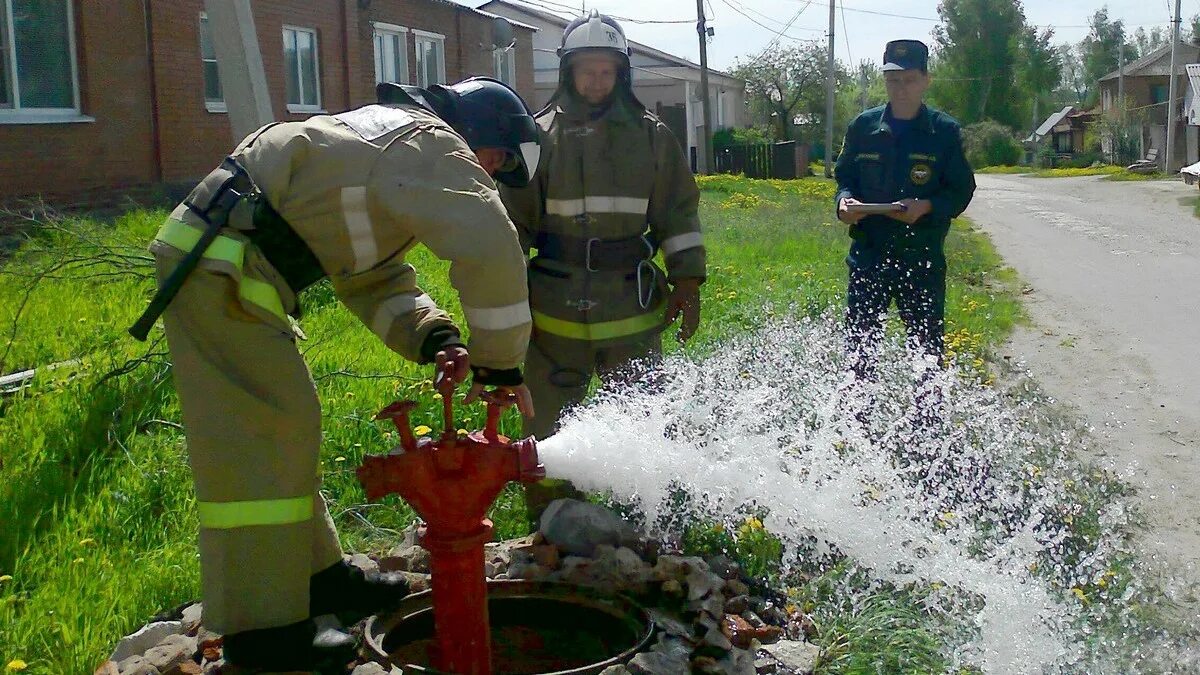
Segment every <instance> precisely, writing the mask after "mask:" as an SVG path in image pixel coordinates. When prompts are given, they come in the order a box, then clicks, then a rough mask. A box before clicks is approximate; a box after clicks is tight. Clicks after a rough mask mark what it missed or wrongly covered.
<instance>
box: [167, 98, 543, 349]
mask: <svg viewBox="0 0 1200 675" xmlns="http://www.w3.org/2000/svg"><path fill="white" fill-rule="evenodd" d="M233 157H234V158H236V159H237V160H238V161H239V162H240V163H241V164H242V165H243V166H244V167H245V168H246V170H247V172H248V173H249V174H250V177H251V178H252V179H253V180H254V182H255V184H256V185H257V186H258V187H259V189H260V190H261V191H262V192H263V193H264V194H265V196H266V198H267V200H268V201H269V202H270V204H271V205H272V206H273V207H274V208H275V209H276V211H278V213H279V214H280V215H281V216H282V217H283V219H284V220H286V221H287V222H288V223H289V224H290V225H291V227H292V229H293V230H295V232H296V233H297V234H298V235H299V236H300V238H301V239H303V240H304V242H305V243H306V244H307V245H308V247H309V248H310V249H311V250H312V252H313V253H314V255H315V256H316V258H317V259H318V260H319V261H320V263H321V267H322V268H323V269H324V271H325V272H326V273H327V274H328V275H329V277H330V279H331V280H332V283H333V288H334V290H335V292H336V293H337V295H338V297H339V298H340V299H341V300H342V302H343V303H344V304H345V305H346V306H348V307H349V308H350V309H351V310H352V311H353V312H354V314H355V315H357V316H358V318H359V319H361V320H362V322H363V323H364V324H366V325H367V326H368V327H369V328H370V329H371V330H372V331H373V332H374V333H375V334H376V335H377V336H378V337H379V338H380V339H381V340H383V341H384V343H386V344H387V346H388V347H390V348H391V349H393V350H394V351H396V352H397V353H399V354H400V355H402V356H404V357H405V358H408V359H410V360H414V361H419V360H421V354H420V350H421V346H422V343H423V342H424V341H425V338H426V337H427V336H428V335H429V334H430V332H431V331H433V330H435V329H438V328H443V329H444V328H445V327H450V328H453V323H452V321H451V319H450V317H449V316H448V315H447V314H446V313H445V312H444V311H442V310H441V309H439V308H438V307H437V305H436V304H434V302H433V300H431V299H430V297H429V296H428V295H426V294H425V293H424V292H422V291H421V289H420V288H419V287H418V286H417V282H416V272H415V270H414V269H413V267H412V266H411V265H409V264H408V263H406V262H405V261H404V256H405V253H407V252H408V251H409V250H411V249H412V248H413V247H414V246H416V245H417V244H418V243H420V244H424V245H425V246H427V247H428V248H429V249H430V250H431V251H432V252H433V253H434V254H435V255H437V256H438V257H439V258H442V259H444V260H448V261H450V263H451V266H450V281H451V283H452V284H453V286H454V288H455V290H457V292H458V294H459V297H460V299H461V301H462V307H463V314H464V315H465V316H466V321H467V326H468V327H469V328H470V331H471V343H470V352H471V362H472V365H473V366H479V367H483V368H488V369H494V370H509V369H513V368H517V367H519V366H520V364H521V362H522V361H523V359H524V357H525V350H526V347H527V344H528V340H529V334H530V326H531V320H530V314H529V306H528V301H527V298H528V291H527V285H526V279H525V256H524V254H523V252H522V250H521V246H520V244H519V242H518V235H517V232H516V231H515V229H514V227H513V225H512V222H511V221H510V220H509V218H508V215H507V214H506V212H505V209H504V205H503V203H502V202H501V200H500V196H499V194H498V193H497V191H496V187H495V183H494V182H493V181H492V178H491V177H490V176H488V175H487V174H486V173H485V172H484V170H483V168H482V167H480V165H479V163H478V162H477V160H476V158H475V155H474V153H473V152H472V151H471V150H470V148H469V147H468V146H467V144H466V142H465V141H464V140H463V139H462V137H461V136H459V135H458V134H457V133H455V132H454V131H453V130H452V129H451V128H450V126H449V125H448V124H446V123H445V122H443V121H442V120H440V119H439V118H437V117H436V116H434V115H432V114H430V113H428V112H427V111H425V110H423V109H420V108H417V107H415V106H413V107H409V106H405V107H390V106H378V105H371V106H366V107H364V108H359V109H357V110H352V111H349V112H347V113H343V114H340V115H334V116H317V117H313V118H310V119H308V120H305V121H302V122H287V123H282V124H275V125H270V126H268V127H265V128H264V129H261V130H259V131H258V132H256V133H255V134H252V135H251V136H250V137H248V138H247V139H246V140H245V141H243V142H242V143H241V145H239V146H238V148H237V149H236V150H235V151H234V153H233ZM237 215H238V212H237V210H236V209H235V211H234V213H233V214H231V223H230V224H231V225H232V226H234V227H235V228H236V227H237V222H236V220H237V219H236V218H235V216H237ZM173 221H174V222H173ZM180 222H182V223H183V224H186V225H189V226H190V227H186V228H184V231H185V234H188V236H185V237H183V239H182V240H181V239H180V238H179V237H178V236H175V237H167V236H164V235H163V233H164V232H166V231H167V230H168V229H170V228H174V230H175V231H176V232H178V231H179V230H180V225H179V223H180ZM201 226H202V223H201V221H200V219H199V218H198V217H197V216H195V215H194V214H193V213H192V212H191V211H189V210H188V209H187V208H186V207H184V206H180V207H179V208H176V209H175V211H174V212H173V213H172V214H171V218H170V219H168V221H167V225H165V226H164V228H163V231H162V232H160V236H159V237H158V240H156V241H155V243H154V244H153V245H152V247H151V248H152V250H153V251H154V252H155V253H156V254H160V255H167V256H180V255H182V253H181V250H180V249H184V250H186V249H187V248H188V247H187V246H186V245H181V244H180V242H181V241H185V242H186V240H187V239H188V238H189V237H190V236H193V234H194V236H195V237H198V233H199V229H198V228H200V227H201ZM223 235H224V236H223V237H219V238H218V239H217V242H216V244H214V245H213V246H212V247H210V249H209V252H208V253H206V254H205V258H204V260H202V262H201V265H202V266H205V267H208V268H209V269H215V270H218V271H222V272H225V273H227V274H229V275H230V276H232V277H233V278H234V279H235V280H237V281H238V283H239V295H240V297H241V301H242V302H241V304H242V306H243V307H244V308H245V309H246V311H247V312H249V313H251V314H253V315H255V316H257V317H259V318H261V319H263V320H265V321H268V322H273V323H275V324H276V325H279V326H280V327H281V329H283V330H288V329H289V323H288V318H287V317H286V316H285V315H284V313H287V314H292V313H295V310H296V298H295V296H294V294H293V293H292V291H291V290H290V289H289V288H288V286H287V284H286V283H284V282H283V279H282V278H281V277H280V275H279V274H278V272H276V271H275V270H274V269H273V268H272V267H271V266H270V265H269V264H268V263H267V262H266V260H265V259H264V258H263V257H262V254H261V253H260V252H258V251H257V250H256V249H255V247H254V246H252V245H249V244H248V243H247V241H246V239H245V237H243V236H242V235H240V234H239V233H238V232H237V231H236V229H232V228H231V229H226V230H225V231H223ZM164 239H167V240H169V241H170V243H167V242H166V241H164ZM239 244H245V245H244V246H243V248H242V250H241V252H240V254H239V253H238V251H236V250H233V249H236V248H237V247H238V245H239ZM231 250H232V253H231Z"/></svg>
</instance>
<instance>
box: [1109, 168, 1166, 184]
mask: <svg viewBox="0 0 1200 675" xmlns="http://www.w3.org/2000/svg"><path fill="white" fill-rule="evenodd" d="M1102 180H1111V181H1117V182H1126V183H1128V182H1134V183H1136V182H1140V181H1146V180H1171V177H1170V176H1168V175H1166V174H1164V173H1162V172H1160V171H1155V172H1154V173H1134V172H1132V171H1129V170H1127V169H1121V171H1120V172H1118V173H1112V174H1108V175H1107V176H1105V177H1104V178H1103V179H1102Z"/></svg>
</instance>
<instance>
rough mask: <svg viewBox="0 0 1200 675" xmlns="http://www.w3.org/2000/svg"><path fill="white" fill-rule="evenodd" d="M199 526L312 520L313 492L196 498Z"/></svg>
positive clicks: (210, 527) (221, 527) (233, 525)
mask: <svg viewBox="0 0 1200 675" xmlns="http://www.w3.org/2000/svg"><path fill="white" fill-rule="evenodd" d="M196 506H197V509H198V510H199V512H200V527H204V528H208V529H213V530H229V529H233V528H235V527H254V526H260V525H291V524H292V523H303V522H307V521H309V520H312V517H313V496H312V495H305V496H303V497H292V498H290V499H261V500H255V501H245V502H197V504H196Z"/></svg>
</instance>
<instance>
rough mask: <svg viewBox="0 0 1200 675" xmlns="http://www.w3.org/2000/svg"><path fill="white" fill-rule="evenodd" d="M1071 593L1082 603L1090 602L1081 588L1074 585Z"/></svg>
mask: <svg viewBox="0 0 1200 675" xmlns="http://www.w3.org/2000/svg"><path fill="white" fill-rule="evenodd" d="M1071 593H1072V594H1074V595H1075V597H1077V598H1079V601H1080V602H1082V603H1083V604H1085V605H1087V604H1091V601H1090V600H1088V596H1087V593H1084V592H1083V589H1082V588H1080V587H1078V586H1076V587H1075V588H1072V589H1071Z"/></svg>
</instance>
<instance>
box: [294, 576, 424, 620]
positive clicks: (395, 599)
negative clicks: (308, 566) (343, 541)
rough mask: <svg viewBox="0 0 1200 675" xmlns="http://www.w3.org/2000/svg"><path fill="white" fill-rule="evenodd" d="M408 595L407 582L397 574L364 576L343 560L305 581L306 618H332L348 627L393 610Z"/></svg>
mask: <svg viewBox="0 0 1200 675" xmlns="http://www.w3.org/2000/svg"><path fill="white" fill-rule="evenodd" d="M408 593H409V589H408V581H407V580H406V579H405V578H404V577H402V576H400V575H399V574H381V573H379V572H371V573H369V574H368V573H366V572H364V571H363V570H362V569H360V568H358V567H355V566H354V565H351V564H350V563H348V562H346V561H344V560H343V561H340V562H337V563H335V564H333V565H331V566H329V567H326V568H325V569H323V570H321V571H320V572H317V573H316V574H314V575H313V576H312V579H310V580H309V583H308V598H309V600H308V606H309V614H310V615H312V616H321V615H322V614H336V615H337V617H338V619H339V620H340V621H341V622H342V623H343V624H345V625H347V626H349V625H351V624H355V623H358V622H359V621H361V620H363V619H365V618H366V617H368V616H371V615H372V614H379V613H380V612H385V611H387V610H389V609H392V608H394V607H395V606H396V605H397V604H399V603H400V601H401V600H403V599H404V598H406V597H408Z"/></svg>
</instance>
